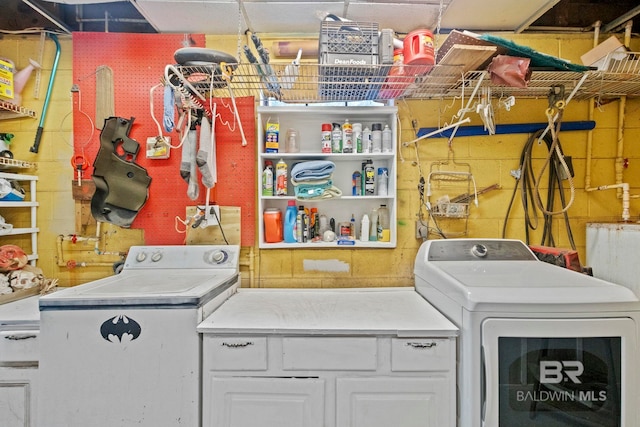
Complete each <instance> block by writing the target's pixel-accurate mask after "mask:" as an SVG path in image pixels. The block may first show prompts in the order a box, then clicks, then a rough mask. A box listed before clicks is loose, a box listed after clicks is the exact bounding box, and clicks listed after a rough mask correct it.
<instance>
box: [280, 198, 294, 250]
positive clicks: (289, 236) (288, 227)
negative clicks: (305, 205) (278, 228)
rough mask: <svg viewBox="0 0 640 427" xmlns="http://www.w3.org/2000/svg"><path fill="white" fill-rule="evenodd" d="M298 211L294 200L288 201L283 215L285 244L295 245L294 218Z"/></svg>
mask: <svg viewBox="0 0 640 427" xmlns="http://www.w3.org/2000/svg"><path fill="white" fill-rule="evenodd" d="M297 215H298V209H297V208H296V202H295V200H289V202H288V205H287V210H286V211H285V213H284V225H283V227H284V241H285V243H296V242H297V241H298V239H297V238H296V216H297Z"/></svg>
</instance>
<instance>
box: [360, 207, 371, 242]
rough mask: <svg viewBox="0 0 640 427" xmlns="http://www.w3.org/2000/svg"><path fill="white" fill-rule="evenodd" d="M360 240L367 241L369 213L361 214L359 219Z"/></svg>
mask: <svg viewBox="0 0 640 427" xmlns="http://www.w3.org/2000/svg"><path fill="white" fill-rule="evenodd" d="M360 241H362V242H368V241H369V215H367V214H364V215H362V220H361V221H360Z"/></svg>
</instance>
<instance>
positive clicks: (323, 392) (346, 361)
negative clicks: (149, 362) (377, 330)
mask: <svg viewBox="0 0 640 427" xmlns="http://www.w3.org/2000/svg"><path fill="white" fill-rule="evenodd" d="M396 341H400V343H399V344H398V343H396ZM409 343H412V344H409ZM410 345H413V347H411V346H410ZM402 346H406V348H408V349H409V351H410V352H412V353H413V354H410V355H399V354H398V352H397V350H396V347H402ZM402 351H404V348H403V349H402ZM396 359H398V360H399V362H398V361H396V362H394V360H396ZM358 360H360V361H361V362H362V363H358ZM224 361H227V362H228V363H225V362H224ZM238 361H242V362H241V363H238ZM443 361H444V362H445V363H442V362H443ZM203 364H204V369H203V423H202V425H203V427H253V426H256V427H257V426H260V427H265V426H273V427H282V426H291V427H294V426H295V427H302V426H318V427H357V426H367V427H378V426H379V427H389V426H394V425H397V426H403V427H413V426H415V427H423V426H426V425H428V426H438V427H447V426H448V427H453V426H455V422H456V419H455V338H417V339H413V340H411V339H404V338H403V339H398V338H390V337H314V336H296V337H287V336H281V335H271V336H268V337H264V336H229V337H222V336H216V335H212V334H205V335H204V350H203Z"/></svg>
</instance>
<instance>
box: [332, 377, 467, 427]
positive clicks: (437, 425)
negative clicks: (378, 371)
mask: <svg viewBox="0 0 640 427" xmlns="http://www.w3.org/2000/svg"><path fill="white" fill-rule="evenodd" d="M450 383H451V380H450V378H449V377H448V376H446V375H443V376H430V377H420V378H416V377H406V378H405V377H403V378H338V380H337V385H336V412H337V413H336V420H337V424H336V426H337V427H389V426H402V427H446V426H451V427H453V426H455V413H454V411H453V408H454V407H455V401H454V399H453V398H452V396H453V395H452V393H451V390H452V387H453V385H452V384H450Z"/></svg>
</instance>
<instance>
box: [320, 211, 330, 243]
mask: <svg viewBox="0 0 640 427" xmlns="http://www.w3.org/2000/svg"><path fill="white" fill-rule="evenodd" d="M319 222H320V229H319V234H318V236H320V237H321V238H322V236H323V235H324V232H325V231H327V230H330V228H329V220H328V219H327V216H326V215H325V214H322V215H320V218H319Z"/></svg>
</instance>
